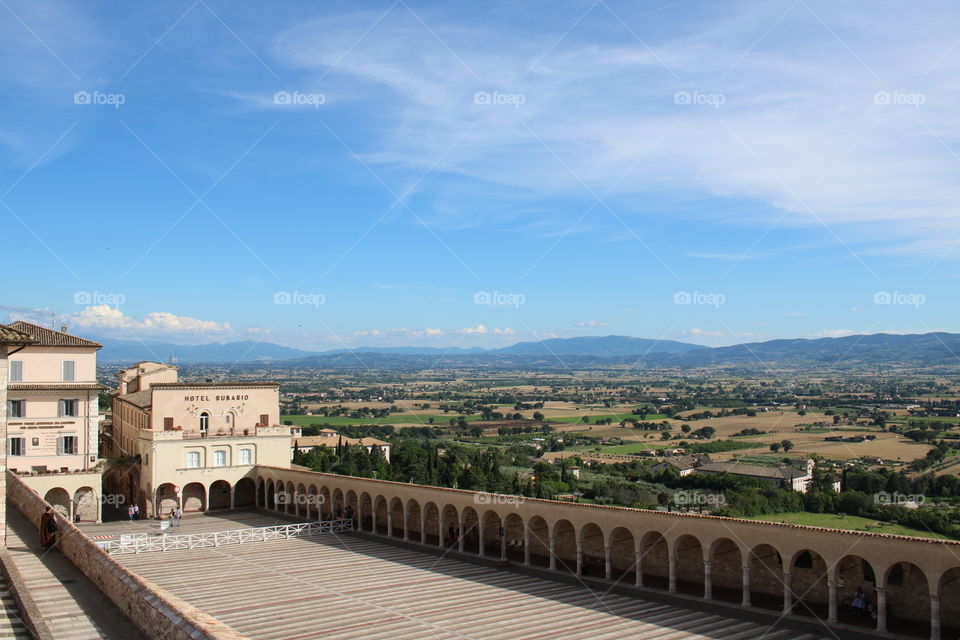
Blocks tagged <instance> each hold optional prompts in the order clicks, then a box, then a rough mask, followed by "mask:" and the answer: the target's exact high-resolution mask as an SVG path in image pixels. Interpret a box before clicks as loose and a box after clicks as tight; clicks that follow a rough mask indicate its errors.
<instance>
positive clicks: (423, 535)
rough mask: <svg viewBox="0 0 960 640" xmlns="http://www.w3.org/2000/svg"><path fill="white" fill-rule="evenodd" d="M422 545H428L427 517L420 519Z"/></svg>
mask: <svg viewBox="0 0 960 640" xmlns="http://www.w3.org/2000/svg"><path fill="white" fill-rule="evenodd" d="M420 544H427V516H421V518H420Z"/></svg>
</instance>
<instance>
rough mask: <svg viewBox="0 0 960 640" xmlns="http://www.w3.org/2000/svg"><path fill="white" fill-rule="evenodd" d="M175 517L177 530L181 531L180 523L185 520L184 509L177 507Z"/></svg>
mask: <svg viewBox="0 0 960 640" xmlns="http://www.w3.org/2000/svg"><path fill="white" fill-rule="evenodd" d="M173 517H174V519H175V520H176V523H177V529H178V530H179V529H180V521H181V520H183V509H181V508H180V507H177V508H176V509H175V510H174V512H173Z"/></svg>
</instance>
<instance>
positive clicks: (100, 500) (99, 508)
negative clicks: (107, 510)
mask: <svg viewBox="0 0 960 640" xmlns="http://www.w3.org/2000/svg"><path fill="white" fill-rule="evenodd" d="M143 515H144V517H146V515H147V511H146V509H144V511H143ZM102 523H103V497H102V496H97V524H102Z"/></svg>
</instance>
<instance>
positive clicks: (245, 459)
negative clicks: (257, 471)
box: [240, 449, 253, 464]
mask: <svg viewBox="0 0 960 640" xmlns="http://www.w3.org/2000/svg"><path fill="white" fill-rule="evenodd" d="M250 454H251V451H250V449H240V464H253V456H252V455H250Z"/></svg>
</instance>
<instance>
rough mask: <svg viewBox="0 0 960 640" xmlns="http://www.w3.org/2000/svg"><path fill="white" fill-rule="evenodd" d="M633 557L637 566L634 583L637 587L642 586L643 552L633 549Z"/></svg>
mask: <svg viewBox="0 0 960 640" xmlns="http://www.w3.org/2000/svg"><path fill="white" fill-rule="evenodd" d="M634 557H635V558H636V562H637V567H636V571H637V577H636V579H635V580H634V584H635V585H637V586H638V587H642V586H643V552H642V551H635V552H634Z"/></svg>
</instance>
